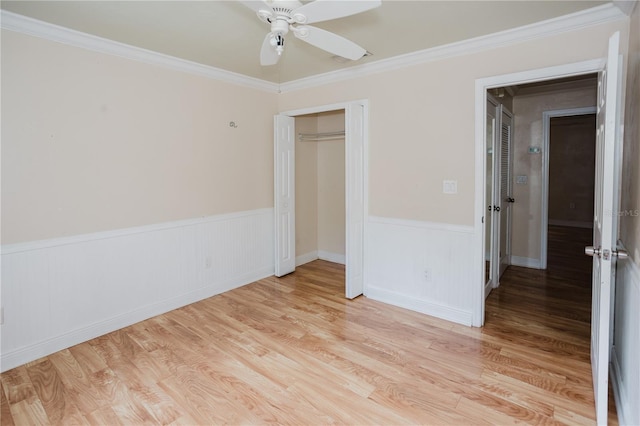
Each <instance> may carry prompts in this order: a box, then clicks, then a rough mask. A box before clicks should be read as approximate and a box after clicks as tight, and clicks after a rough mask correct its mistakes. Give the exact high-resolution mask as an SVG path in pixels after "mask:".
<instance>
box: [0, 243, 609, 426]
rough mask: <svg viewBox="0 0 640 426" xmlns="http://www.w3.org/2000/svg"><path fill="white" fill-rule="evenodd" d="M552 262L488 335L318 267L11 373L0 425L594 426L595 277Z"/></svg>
mask: <svg viewBox="0 0 640 426" xmlns="http://www.w3.org/2000/svg"><path fill="white" fill-rule="evenodd" d="M558 232H560V231H558ZM574 237H575V236H574ZM574 239H575V238H574ZM579 244H582V243H577V242H576V243H575V244H574V243H571V244H570V245H571V246H575V247H579ZM554 250H555V251H556V252H557V253H552V252H554ZM549 251H550V263H549V270H548V271H546V272H544V271H532V270H527V269H523V268H514V267H512V268H510V269H509V270H508V271H507V272H506V273H505V274H506V275H505V276H504V278H503V284H502V286H501V287H500V288H499V289H497V290H495V291H494V292H493V293H492V294H491V295H490V296H489V298H488V300H487V315H486V317H487V321H486V326H485V327H484V328H482V329H477V328H470V327H465V326H461V325H456V324H453V323H450V322H447V321H443V320H438V319H435V318H431V317H428V316H426V315H421V314H418V313H414V312H411V311H407V310H404V309H400V308H395V307H393V306H389V305H385V304H382V303H379V302H375V301H373V300H369V299H366V298H364V297H360V298H357V299H355V300H346V299H345V298H344V284H343V280H344V268H343V267H342V266H340V265H336V264H332V263H328V262H324V261H315V262H312V263H310V264H307V265H304V266H303V267H300V268H299V269H298V270H297V271H296V272H295V274H291V275H289V276H286V277H284V278H282V279H278V278H275V277H273V278H268V279H264V280H261V281H258V282H256V283H253V284H250V285H248V286H245V287H242V288H239V289H236V290H233V291H230V292H228V293H225V294H222V295H219V296H215V297H212V298H209V299H206V300H203V301H201V302H198V303H195V304H193V305H190V306H187V307H184V308H182V309H178V310H176V311H172V312H169V313H167V314H165V315H161V316H158V317H155V318H152V319H150V320H147V321H144V322H141V323H138V324H135V325H133V326H131V327H127V328H125V329H122V330H119V331H116V332H114V333H110V334H108V335H105V336H102V337H99V338H97V339H93V340H91V341H89V342H86V343H83V344H80V345H77V346H74V347H72V348H69V349H66V350H63V351H60V352H58V353H55V354H53V355H50V356H47V357H45V358H42V359H40V360H37V361H34V362H32V363H29V364H27V365H25V366H22V367H18V368H15V369H13V370H10V371H8V372H6V373H4V374H2V375H1V376H0V380H1V381H2V386H1V388H0V396H1V402H2V411H1V416H2V417H1V423H2V424H3V425H12V424H15V425H26V424H75V423H78V424H101V425H116V424H126V425H133V424H265V423H282V424H297V425H301V424H304V425H316V424H328V423H337V424H358V425H368V424H383V425H395V424H447V425H467V424H501V425H502V424H513V423H518V422H523V423H531V424H533V423H535V424H563V423H564V424H580V425H583V424H593V423H594V417H595V413H594V408H593V392H592V389H591V370H590V365H589V321H590V316H589V310H590V309H589V303H590V300H589V299H590V292H589V279H590V278H589V271H588V269H587V271H586V272H585V271H582V272H580V271H581V269H580V263H585V262H584V260H583V259H582V258H581V257H575V258H574V257H571V256H568V257H567V256H565V257H563V256H564V255H563V253H565V252H566V251H567V245H559V246H558V247H557V248H552V245H550V248H549ZM565 254H566V253H565ZM553 256H555V257H553ZM552 259H555V261H554V260H552ZM585 264H586V265H587V267H588V266H589V263H588V261H587V262H586V263H585ZM612 404H613V402H611V403H610V405H612ZM609 417H610V423H611V424H616V423H617V420H616V417H615V410H614V409H611V411H610V416H609Z"/></svg>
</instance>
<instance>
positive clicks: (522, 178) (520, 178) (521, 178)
mask: <svg viewBox="0 0 640 426" xmlns="http://www.w3.org/2000/svg"><path fill="white" fill-rule="evenodd" d="M527 180H528V178H527V176H526V175H520V176H516V183H517V184H518V185H526V184H527Z"/></svg>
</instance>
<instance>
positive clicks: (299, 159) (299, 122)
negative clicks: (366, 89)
mask: <svg viewBox="0 0 640 426" xmlns="http://www.w3.org/2000/svg"><path fill="white" fill-rule="evenodd" d="M317 131H318V118H317V117H316V116H315V115H307V116H300V117H296V135H297V134H298V133H316V132H317ZM295 149H296V181H295V185H296V256H301V255H304V254H307V253H311V252H316V251H318V143H317V142H310V141H303V142H301V141H300V140H298V138H297V137H296V148H295Z"/></svg>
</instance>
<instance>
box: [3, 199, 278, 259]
mask: <svg viewBox="0 0 640 426" xmlns="http://www.w3.org/2000/svg"><path fill="white" fill-rule="evenodd" d="M272 212H273V208H271V207H269V208H263V209H256V210H245V211H241V212H236V213H225V214H219V215H213V216H204V217H199V218H194V219H184V220H176V221H173V222H163V223H157V224H153V225H144V226H136V227H132V228H123V229H114V230H111V231H102V232H93V233H90V234H80V235H73V236H71V237H60V238H51V239H47V240H37V241H27V242H24V243H16V244H6V245H3V246H1V247H0V254H2V255H5V254H13V253H20V252H24V251H30V250H40V249H45V248H51V247H57V246H64V245H68V244H78V243H85V242H88V241H96V240H104V239H107V238H119V237H124V236H127V235H133V234H141V233H147V232H155V231H163V230H166V229H174V228H184V227H187V226H195V225H199V224H202V223H209V222H220V221H224V220H231V219H237V218H240V217H247V216H259V215H263V214H267V213H268V214H273V213H272Z"/></svg>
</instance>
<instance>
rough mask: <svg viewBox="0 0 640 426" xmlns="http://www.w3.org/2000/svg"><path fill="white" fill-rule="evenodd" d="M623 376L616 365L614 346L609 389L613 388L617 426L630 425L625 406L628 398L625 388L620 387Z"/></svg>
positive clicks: (618, 365)
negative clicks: (618, 425)
mask: <svg viewBox="0 0 640 426" xmlns="http://www.w3.org/2000/svg"><path fill="white" fill-rule="evenodd" d="M622 383H623V376H622V371H621V370H620V364H619V363H618V355H617V353H616V346H615V345H614V346H613V347H612V348H611V387H612V388H613V399H614V401H615V404H616V414H617V415H618V424H620V425H628V424H631V423H630V422H629V420H627V418H626V417H627V416H628V414H627V411H628V410H629V408H627V405H626V404H625V403H624V402H625V401H629V399H628V398H629V397H628V396H627V393H626V391H625V387H624V386H622Z"/></svg>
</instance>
